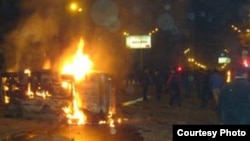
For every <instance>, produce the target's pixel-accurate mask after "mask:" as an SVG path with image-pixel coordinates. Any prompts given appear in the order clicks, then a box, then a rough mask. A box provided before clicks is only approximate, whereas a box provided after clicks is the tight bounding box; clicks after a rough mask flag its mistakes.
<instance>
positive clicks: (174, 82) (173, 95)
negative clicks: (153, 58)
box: [166, 68, 181, 108]
mask: <svg viewBox="0 0 250 141" xmlns="http://www.w3.org/2000/svg"><path fill="white" fill-rule="evenodd" d="M180 79H181V78H180V75H179V74H178V73H177V72H176V71H175V70H174V69H173V68H172V69H171V70H170V76H169V77H168V80H167V84H166V85H167V86H169V88H170V91H169V92H170V100H169V103H168V107H169V108H170V107H172V106H173V105H174V104H177V106H178V107H181V90H180V82H181V81H180Z"/></svg>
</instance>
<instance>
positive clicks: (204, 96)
mask: <svg viewBox="0 0 250 141" xmlns="http://www.w3.org/2000/svg"><path fill="white" fill-rule="evenodd" d="M210 75H211V70H206V71H204V72H203V73H202V74H201V78H200V80H201V84H200V85H201V93H200V94H199V95H200V100H201V103H200V108H202V109H204V108H207V106H208V100H209V99H210V98H211V97H212V91H211V88H210V85H209V78H210Z"/></svg>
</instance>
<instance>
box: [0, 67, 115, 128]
mask: <svg viewBox="0 0 250 141" xmlns="http://www.w3.org/2000/svg"><path fill="white" fill-rule="evenodd" d="M2 90H3V93H2V97H3V102H4V105H5V106H4V107H5V108H4V115H5V116H6V117H26V118H55V119H59V118H60V120H61V118H62V117H65V119H67V120H68V121H71V122H68V123H69V124H84V123H99V122H100V121H107V120H109V119H108V118H109V117H110V116H114V114H115V87H114V83H113V79H112V77H111V76H110V75H108V74H107V73H103V72H94V71H93V72H89V73H87V74H86V75H85V77H84V78H83V79H82V80H80V81H75V79H74V78H73V76H71V75H61V76H60V77H59V76H58V75H57V74H56V73H52V72H49V71H36V72H32V73H17V72H16V73H7V72H6V73H4V74H2ZM79 113H80V114H79ZM79 115H80V116H79ZM80 120H82V121H83V122H81V123H75V122H76V121H77V122H79V121H80Z"/></svg>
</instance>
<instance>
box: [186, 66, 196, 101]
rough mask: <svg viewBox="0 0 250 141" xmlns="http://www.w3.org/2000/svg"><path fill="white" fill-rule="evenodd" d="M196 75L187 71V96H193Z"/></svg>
mask: <svg viewBox="0 0 250 141" xmlns="http://www.w3.org/2000/svg"><path fill="white" fill-rule="evenodd" d="M194 81H195V80H194V75H193V72H191V71H187V72H186V75H185V97H186V98H191V97H192V96H193V92H194V84H195V82H194Z"/></svg>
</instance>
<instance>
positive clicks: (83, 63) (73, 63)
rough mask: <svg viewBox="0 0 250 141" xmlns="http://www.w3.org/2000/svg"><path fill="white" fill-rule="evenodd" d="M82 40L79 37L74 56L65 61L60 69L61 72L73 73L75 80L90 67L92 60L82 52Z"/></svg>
mask: <svg viewBox="0 0 250 141" xmlns="http://www.w3.org/2000/svg"><path fill="white" fill-rule="evenodd" d="M83 48H84V41H83V39H82V38H81V39H80V41H79V44H78V48H77V51H76V54H75V56H74V57H73V58H72V59H71V60H69V61H68V62H66V64H65V65H64V67H63V69H62V74H70V75H73V76H74V78H75V80H81V79H82V78H83V77H84V76H85V74H86V73H87V72H89V71H90V70H91V68H92V64H93V63H92V61H91V60H90V59H89V56H88V55H86V54H83V52H82V51H83Z"/></svg>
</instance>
